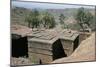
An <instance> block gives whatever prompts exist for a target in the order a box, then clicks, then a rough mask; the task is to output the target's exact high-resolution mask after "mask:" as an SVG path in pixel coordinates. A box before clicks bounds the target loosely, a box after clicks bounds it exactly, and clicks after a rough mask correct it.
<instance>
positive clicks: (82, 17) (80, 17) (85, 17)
mask: <svg viewBox="0 0 100 67" xmlns="http://www.w3.org/2000/svg"><path fill="white" fill-rule="evenodd" d="M92 18H93V16H92V14H91V13H90V12H86V11H85V10H84V8H82V7H81V8H79V9H78V12H77V15H76V20H77V22H78V24H79V25H80V26H81V28H82V29H83V31H84V30H85V29H86V28H89V27H90V21H91V20H92Z"/></svg>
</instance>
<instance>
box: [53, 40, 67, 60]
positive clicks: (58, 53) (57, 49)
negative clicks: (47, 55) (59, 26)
mask: <svg viewBox="0 0 100 67" xmlns="http://www.w3.org/2000/svg"><path fill="white" fill-rule="evenodd" d="M52 53H53V60H55V59H58V58H62V57H66V56H67V55H66V54H65V52H64V49H63V46H62V44H61V41H60V39H58V40H57V41H56V42H55V43H54V44H53V45H52Z"/></svg>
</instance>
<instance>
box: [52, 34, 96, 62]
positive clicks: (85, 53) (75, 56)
mask: <svg viewBox="0 0 100 67" xmlns="http://www.w3.org/2000/svg"><path fill="white" fill-rule="evenodd" d="M95 60H96V54H95V33H92V35H91V36H90V37H89V38H87V39H85V40H83V41H82V42H81V43H80V45H79V47H78V48H77V49H76V50H75V51H74V52H73V53H72V55H71V56H69V57H65V58H61V59H58V60H55V61H53V62H52V63H65V62H81V61H95Z"/></svg>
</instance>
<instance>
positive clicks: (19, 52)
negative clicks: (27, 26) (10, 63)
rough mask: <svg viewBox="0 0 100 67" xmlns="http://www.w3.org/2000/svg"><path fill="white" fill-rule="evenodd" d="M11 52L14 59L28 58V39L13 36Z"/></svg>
mask: <svg viewBox="0 0 100 67" xmlns="http://www.w3.org/2000/svg"><path fill="white" fill-rule="evenodd" d="M11 51H12V56H13V57H28V44H27V37H21V36H20V35H15V34H13V35H12V50H11Z"/></svg>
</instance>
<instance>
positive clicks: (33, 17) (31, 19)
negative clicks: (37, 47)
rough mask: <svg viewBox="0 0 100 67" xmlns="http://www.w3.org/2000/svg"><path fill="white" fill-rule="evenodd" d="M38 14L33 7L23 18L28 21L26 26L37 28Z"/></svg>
mask: <svg viewBox="0 0 100 67" xmlns="http://www.w3.org/2000/svg"><path fill="white" fill-rule="evenodd" d="M39 16H40V14H39V12H38V11H37V10H36V9H35V10H34V11H33V12H30V14H29V15H28V16H27V17H26V18H25V20H26V21H27V22H28V27H32V28H37V27H39V24H40V17H39Z"/></svg>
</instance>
